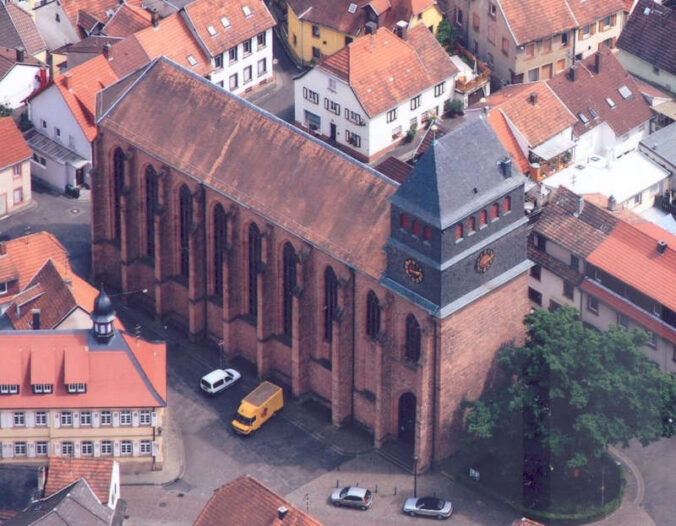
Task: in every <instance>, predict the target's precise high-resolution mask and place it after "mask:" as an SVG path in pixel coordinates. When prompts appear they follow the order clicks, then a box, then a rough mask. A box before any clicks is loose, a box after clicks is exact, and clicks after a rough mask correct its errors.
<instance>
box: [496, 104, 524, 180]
mask: <svg viewBox="0 0 676 526" xmlns="http://www.w3.org/2000/svg"><path fill="white" fill-rule="evenodd" d="M487 120H488V124H490V125H491V128H493V131H494V132H495V135H497V136H498V139H500V142H501V143H502V146H504V148H505V150H507V151H508V152H509V153H510V155H511V157H512V160H513V161H514V164H515V165H516V167H517V168H518V169H519V172H520V173H522V174H526V173H528V172H529V170H530V163H529V162H528V159H527V158H526V156H525V155H524V153H523V151H522V150H521V147H520V146H519V142H518V141H517V140H516V137H514V134H513V133H512V130H511V129H510V128H509V124H507V121H506V120H505V116H504V115H503V113H502V112H501V111H500V110H499V109H495V110H492V111H490V112H489V113H488V119H487Z"/></svg>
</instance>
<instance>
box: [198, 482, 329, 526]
mask: <svg viewBox="0 0 676 526" xmlns="http://www.w3.org/2000/svg"><path fill="white" fill-rule="evenodd" d="M252 503H255V505H252ZM280 506H284V507H285V508H286V509H287V510H288V512H287V514H286V516H285V517H284V519H283V520H279V519H278V517H277V513H278V512H277V509H278V508H279V507H280ZM226 525H228V526H230V525H246V526H321V523H320V522H319V521H317V520H315V519H313V518H312V517H310V516H309V515H307V514H305V513H304V512H302V511H301V510H299V509H298V508H295V507H294V506H292V505H291V504H290V503H289V502H287V501H286V500H284V499H283V498H282V497H280V496H279V495H277V494H276V493H275V492H274V491H272V490H270V489H268V488H267V487H265V486H264V485H263V484H261V483H260V482H258V481H257V480H256V479H255V478H253V477H251V476H250V475H243V476H241V477H239V478H237V479H235V480H233V481H232V482H229V483H228V484H226V485H225V486H221V487H220V488H219V489H217V490H216V491H215V493H214V495H213V496H212V497H211V499H209V502H207V505H206V506H205V507H204V509H203V510H202V512H201V513H200V514H199V516H198V517H197V520H196V521H195V524H194V525H193V526H226Z"/></svg>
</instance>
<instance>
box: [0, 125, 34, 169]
mask: <svg viewBox="0 0 676 526" xmlns="http://www.w3.org/2000/svg"><path fill="white" fill-rule="evenodd" d="M0 145H2V147H0V171H2V170H4V169H5V168H7V167H9V166H13V165H15V164H18V163H21V162H23V161H25V160H27V159H30V158H31V157H32V155H33V152H31V149H30V148H29V147H28V144H27V143H26V141H25V140H24V138H23V135H21V132H20V131H19V128H17V127H16V124H14V121H13V120H12V118H11V117H2V118H0Z"/></svg>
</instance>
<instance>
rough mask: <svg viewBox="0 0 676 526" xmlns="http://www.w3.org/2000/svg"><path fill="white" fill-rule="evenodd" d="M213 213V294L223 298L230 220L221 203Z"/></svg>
mask: <svg viewBox="0 0 676 526" xmlns="http://www.w3.org/2000/svg"><path fill="white" fill-rule="evenodd" d="M213 215H214V218H213V236H214V237H213V247H214V257H213V265H214V267H213V286H214V288H213V294H214V295H215V296H218V297H219V298H222V297H223V261H224V258H225V247H226V245H227V243H228V221H227V218H226V216H225V210H224V209H223V206H222V205H221V204H220V203H219V204H217V205H216V206H215V207H214V214H213Z"/></svg>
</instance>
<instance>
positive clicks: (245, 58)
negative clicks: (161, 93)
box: [181, 0, 275, 94]
mask: <svg viewBox="0 0 676 526" xmlns="http://www.w3.org/2000/svg"><path fill="white" fill-rule="evenodd" d="M181 15H182V16H183V18H184V20H185V22H186V24H187V26H188V28H189V29H190V32H191V33H192V35H193V37H194V38H195V39H196V41H197V42H198V44H199V46H200V47H201V48H202V51H203V52H204V53H205V54H206V56H207V57H208V58H209V60H210V62H211V68H212V71H211V73H210V74H209V80H211V81H212V82H213V83H215V84H218V85H219V86H221V87H222V88H225V89H226V90H228V91H230V92H232V93H237V94H242V93H246V92H249V91H251V90H252V89H253V88H254V87H256V86H259V85H261V84H265V83H266V82H268V81H270V80H271V79H272V78H273V72H272V65H273V64H272V60H273V56H272V38H273V37H272V28H273V27H274V26H275V19H274V18H273V17H272V15H271V14H270V11H268V8H267V7H266V6H265V4H264V3H263V1H262V0H233V1H230V2H216V1H215V0H196V1H194V2H191V3H189V4H188V5H186V6H185V8H184V9H183V10H182V11H181Z"/></svg>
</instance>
